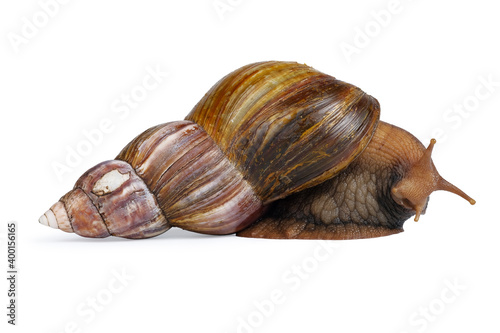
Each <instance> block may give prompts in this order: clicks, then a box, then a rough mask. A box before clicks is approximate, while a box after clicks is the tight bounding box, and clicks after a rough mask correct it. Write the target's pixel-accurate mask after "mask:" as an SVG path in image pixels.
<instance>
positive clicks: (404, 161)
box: [40, 61, 474, 239]
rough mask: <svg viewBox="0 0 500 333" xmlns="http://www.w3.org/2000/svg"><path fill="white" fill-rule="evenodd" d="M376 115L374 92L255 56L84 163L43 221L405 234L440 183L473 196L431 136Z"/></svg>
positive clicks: (80, 229)
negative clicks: (112, 154) (446, 166)
mask: <svg viewBox="0 0 500 333" xmlns="http://www.w3.org/2000/svg"><path fill="white" fill-rule="evenodd" d="M379 117H380V107H379V103H378V102H377V100H376V99H375V98H373V97H371V96H369V95H367V94H366V93H364V92H363V91H362V90H361V89H359V88H357V87H355V86H353V85H351V84H348V83H345V82H342V81H339V80H337V79H335V78H333V77H331V76H329V75H326V74H323V73H321V72H319V71H317V70H315V69H313V68H311V67H308V66H306V65H301V64H297V63H290V62H277V61H272V62H262V63H255V64H250V65H247V66H244V67H242V68H240V69H238V70H236V71H234V72H232V73H230V74H229V75H227V76H226V77H224V78H223V79H221V80H220V81H219V82H217V83H216V84H215V85H214V86H213V87H212V88H211V89H210V91H209V92H208V93H207V94H206V95H205V96H204V97H203V98H202V99H201V100H200V102H199V103H198V104H197V105H196V106H195V107H194V108H193V110H192V111H191V112H190V113H189V115H188V116H187V117H186V119H185V120H184V121H177V122H170V123H166V124H162V125H158V126H155V127H152V128H150V129H148V130H146V131H145V132H143V133H142V134H140V135H139V136H137V137H136V138H135V139H134V140H132V141H131V142H130V143H129V144H128V145H127V146H126V147H125V148H124V149H123V150H122V151H121V152H120V153H119V154H118V156H117V157H116V159H115V160H112V161H106V162H103V163H100V164H98V165H97V166H95V167H93V168H91V169H90V170H89V171H87V172H86V173H85V174H84V175H82V176H81V177H80V178H79V180H78V181H77V182H76V184H75V187H74V189H73V190H72V191H70V192H68V193H67V194H66V195H65V196H63V197H62V198H61V199H60V201H58V202H57V203H56V204H54V205H53V206H52V207H51V208H50V209H49V210H48V211H47V212H46V213H45V214H44V215H42V217H41V218H40V222H41V223H42V224H45V225H49V226H51V227H54V228H58V229H61V230H63V231H66V232H75V233H77V234H79V235H81V236H84V237H107V236H110V235H113V236H119V237H126V238H148V237H153V236H156V235H158V234H161V233H163V232H165V231H167V230H168V229H169V228H171V227H180V228H183V229H186V230H190V231H194V232H199V233H205V234H231V233H235V232H236V233H237V234H238V235H239V236H245V237H263V238H313V239H351V238H366V237H377V236H384V235H389V234H393V233H397V232H400V231H402V230H403V229H402V226H403V223H404V221H405V220H407V219H408V218H409V217H411V216H412V215H414V214H416V220H418V217H419V216H420V214H421V213H424V212H425V209H426V206H427V202H428V196H429V195H430V193H432V191H435V190H439V189H444V190H448V191H451V192H453V193H456V194H459V195H461V196H462V197H464V198H465V199H467V200H468V201H469V202H471V203H474V201H473V199H471V198H470V197H468V196H467V195H466V194H465V193H463V192H462V191H460V190H459V189H458V188H456V187H454V186H453V185H451V184H450V183H448V182H446V181H445V180H444V179H443V178H442V177H441V176H440V175H439V173H438V172H437V170H436V168H435V167H434V164H433V163H432V159H431V157H430V154H431V151H432V147H433V145H434V142H435V141H433V142H431V144H430V145H429V147H428V148H427V149H426V148H425V147H424V145H423V144H422V143H420V141H418V139H416V138H415V137H414V136H413V135H411V134H410V133H408V132H406V131H405V130H402V129H400V128H398V127H396V126H393V125H389V124H387V123H384V122H382V121H379Z"/></svg>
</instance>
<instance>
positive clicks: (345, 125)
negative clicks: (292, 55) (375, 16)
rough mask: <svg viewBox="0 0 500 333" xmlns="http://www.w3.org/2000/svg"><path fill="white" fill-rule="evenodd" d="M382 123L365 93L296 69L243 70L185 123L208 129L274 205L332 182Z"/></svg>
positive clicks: (266, 65)
mask: <svg viewBox="0 0 500 333" xmlns="http://www.w3.org/2000/svg"><path fill="white" fill-rule="evenodd" d="M379 116H380V107H379V104H378V102H377V100H376V99H375V98H373V97H371V96H369V95H367V94H365V93H364V92H363V91H362V90H361V89H359V88H357V87H355V86H353V85H351V84H348V83H345V82H342V81H339V80H337V79H335V78H334V77H332V76H329V75H326V74H323V73H321V72H319V71H317V70H315V69H313V68H311V67H309V66H306V65H302V64H298V63H291V62H277V61H271V62H261V63H256V64H251V65H248V66H244V67H242V68H240V69H238V70H236V71H234V72H232V73H230V74H229V75H227V76H226V77H224V78H223V79H222V80H220V81H219V82H218V83H217V84H215V85H214V86H213V87H212V89H210V91H209V92H208V93H207V94H206V95H205V96H204V97H203V98H202V100H201V101H200V102H199V103H198V104H197V105H196V107H195V108H194V109H193V110H192V111H191V113H190V114H189V115H188V116H187V117H186V119H187V120H191V121H193V122H195V123H197V124H199V125H201V126H202V127H203V128H204V129H205V131H206V132H207V133H208V135H210V137H212V138H213V140H214V141H215V142H216V143H217V145H218V146H219V148H220V149H221V150H222V151H223V152H224V154H225V155H226V156H227V157H228V158H229V160H230V161H231V162H233V163H234V164H235V165H236V167H237V169H238V170H239V171H240V172H241V173H242V174H243V175H244V177H245V179H247V180H248V182H249V183H250V184H252V187H253V188H254V189H255V191H256V192H257V194H258V195H259V197H260V198H261V199H262V201H263V202H264V203H265V204H267V203H269V202H272V201H274V200H276V199H279V198H283V197H286V196H288V195H289V194H291V193H294V192H298V191H300V190H303V189H305V188H308V187H311V186H314V185H317V184H319V183H322V182H324V181H325V180H327V179H330V178H332V177H333V176H334V175H335V174H337V173H338V172H339V171H340V170H342V169H344V168H345V167H346V166H347V165H349V163H350V162H351V161H352V160H353V159H354V158H355V157H356V156H357V155H358V154H359V153H360V152H361V151H362V150H363V149H364V148H365V147H366V145H367V144H368V142H369V141H370V139H371V137H372V135H373V133H374V132H375V128H376V126H377V123H378V120H379Z"/></svg>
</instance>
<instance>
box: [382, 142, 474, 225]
mask: <svg viewBox="0 0 500 333" xmlns="http://www.w3.org/2000/svg"><path fill="white" fill-rule="evenodd" d="M435 143H436V139H432V140H431V142H430V144H429V146H428V147H427V149H426V150H425V152H424V154H423V156H422V157H421V158H420V160H419V161H418V162H417V163H415V164H413V165H412V166H411V168H410V170H409V171H408V173H407V174H406V175H405V177H404V178H403V179H402V180H401V181H399V182H398V183H397V184H396V185H395V186H394V187H393V188H392V190H391V194H392V198H393V199H394V201H395V202H397V203H398V204H399V205H401V206H403V207H406V208H408V209H412V210H414V211H415V222H417V221H418V219H419V218H420V214H424V213H425V208H426V207H427V202H428V198H429V195H430V194H431V193H432V192H434V191H438V190H444V191H448V192H451V193H455V194H456V195H459V196H461V197H462V198H464V199H465V200H467V201H469V203H470V204H471V205H474V204H475V203H476V201H475V200H474V199H472V198H471V197H469V196H468V195H467V194H465V193H464V192H463V191H462V190H460V189H459V188H458V187H456V186H455V185H453V184H451V183H450V182H448V181H447V180H446V179H444V178H443V177H441V175H440V174H439V172H438V171H437V169H436V167H435V166H434V163H433V162H432V158H431V154H432V149H433V148H434V144H435Z"/></svg>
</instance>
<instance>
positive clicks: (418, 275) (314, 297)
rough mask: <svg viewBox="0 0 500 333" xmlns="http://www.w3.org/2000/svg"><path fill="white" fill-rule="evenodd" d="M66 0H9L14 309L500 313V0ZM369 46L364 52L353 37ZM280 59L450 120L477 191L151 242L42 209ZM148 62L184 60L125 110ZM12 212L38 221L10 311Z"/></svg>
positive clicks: (264, 317) (268, 319)
mask: <svg viewBox="0 0 500 333" xmlns="http://www.w3.org/2000/svg"><path fill="white" fill-rule="evenodd" d="M62 2H63V1H62V0H61V1H60V3H59V2H54V1H49V0H41V2H38V1H34V0H29V1H28V0H23V1H15V2H14V1H9V2H7V1H3V2H2V4H1V5H0V22H1V23H0V30H1V31H0V34H1V42H0V57H1V58H0V60H1V61H0V73H1V74H0V91H1V93H0V110H1V112H2V121H1V126H2V128H1V131H0V135H1V141H0V142H1V145H2V149H1V150H2V158H1V165H0V167H1V173H0V175H1V177H2V178H1V179H2V187H1V194H0V195H1V202H2V210H1V218H0V220H1V221H2V227H1V229H2V230H1V232H2V234H3V238H2V246H1V253H0V258H1V260H0V263H1V264H0V266H1V267H2V271H4V272H5V273H2V274H1V276H2V279H1V281H2V283H0V287H1V289H0V295H1V296H0V304H1V308H2V309H3V310H1V311H0V318H2V319H1V322H2V323H1V325H2V326H1V327H8V329H9V332H11V331H12V332H15V331H19V332H135V331H140V332H245V333H249V332H304V331H307V332H368V331H369V332H384V333H387V332H394V333H402V332H407V333H413V332H477V331H479V332H494V331H498V330H499V329H500V324H499V322H498V313H499V310H500V306H499V301H498V300H499V297H500V291H499V286H498V281H500V273H499V270H498V269H497V268H498V253H499V250H500V245H499V241H498V237H499V236H498V235H499V234H500V226H499V221H498V220H499V219H498V211H497V208H498V198H499V195H498V190H497V189H498V185H499V180H498V176H497V173H498V164H497V162H496V159H495V156H496V155H497V154H498V146H497V145H498V132H499V131H498V126H499V123H500V122H499V120H500V117H499V116H498V111H499V106H500V83H499V82H500V68H499V59H500V47H499V38H498V33H499V31H500V21H499V20H498V8H494V7H493V6H494V5H493V4H494V2H493V1H487V0H476V1H439V2H437V1H430V0H421V1H410V0H401V1H399V2H391V1H390V0H377V1H368V0H366V1H349V2H347V1H343V2H340V1H336V2H335V1H311V0H310V1H307V2H306V1H290V0H288V1H264V0H252V1H250V0H248V1H247V0H238V1H237V0H221V1H218V2H214V1H213V0H204V1H201V0H199V1H180V0H177V1H153V0H145V1H123V0H121V1H117V0H116V1H96V0H87V1H77V0H74V1H67V3H65V4H62ZM45 3H49V4H51V5H50V6H48V5H47V6H43V4H45ZM54 4H58V7H55V6H54ZM214 4H218V5H219V7H218V8H219V9H218V10H217V9H216V8H215V7H214ZM224 5H225V6H226V7H224ZM42 7H46V9H45V11H48V12H50V14H51V15H50V16H49V15H48V14H44V11H43V8H42ZM47 8H48V9H47ZM387 13H390V15H387ZM30 24H36V25H35V30H33V27H31V30H30V28H29V25H30ZM37 26H38V27H37ZM363 31H364V32H363ZM365 34H367V35H365ZM348 45H350V46H348ZM349 47H350V48H351V49H350V50H351V51H352V50H353V48H356V53H353V54H351V55H348V54H347V55H346V53H345V52H343V50H342V48H344V49H345V48H349ZM262 60H292V61H298V62H302V63H307V64H308V65H310V66H313V67H315V68H317V69H319V70H321V71H323V72H325V73H328V74H331V75H333V76H335V77H337V78H339V79H341V80H344V81H347V82H350V83H353V84H355V85H357V86H359V87H360V88H362V89H363V90H364V91H366V92H367V93H369V94H371V95H373V96H375V97H376V98H377V99H378V100H379V102H380V104H381V106H382V119H383V120H384V121H387V122H390V123H393V124H395V125H398V126H400V127H402V128H405V129H407V130H409V131H410V132H411V133H413V134H414V135H416V136H417V137H418V138H419V139H420V140H421V141H422V142H424V143H425V144H426V145H427V143H428V142H429V140H430V138H431V137H433V136H436V137H437V139H438V143H437V145H436V147H435V150H434V162H435V164H436V166H437V168H438V170H440V172H441V174H442V175H443V176H444V177H445V178H447V179H448V180H450V181H451V182H453V183H455V184H456V185H457V186H459V187H461V188H462V189H464V190H465V191H466V192H467V193H469V194H470V195H471V196H472V197H474V198H475V199H476V200H477V204H476V205H475V206H470V205H469V204H468V203H467V202H466V201H464V200H462V199H461V198H459V197H457V196H454V195H451V194H448V193H441V192H438V193H435V194H433V195H432V198H431V201H430V204H429V208H428V210H427V214H426V215H424V216H422V217H421V219H420V222H418V223H415V222H413V221H412V220H409V221H407V222H406V224H405V232H404V233H402V234H399V235H394V236H389V237H384V238H378V239H369V240H356V241H337V242H326V243H320V242H317V241H303V240H302V241H301V240H299V241H296V240H287V241H277V240H253V239H244V238H238V237H235V236H232V235H231V236H223V237H221V236H204V235H198V234H194V233H190V232H185V231H182V230H178V229H177V230H171V231H169V232H167V233H165V234H163V235H161V236H159V237H157V238H154V239H149V240H142V241H130V240H124V239H118V238H108V239H103V240H92V239H84V238H81V237H79V236H77V235H75V234H66V233H63V232H61V231H59V230H53V229H50V228H47V227H44V226H41V225H40V224H39V223H38V221H37V220H38V217H39V216H40V215H41V214H43V212H45V210H47V209H48V208H49V207H50V205H52V204H53V203H54V202H55V201H57V200H58V199H59V197H60V196H62V195H63V194H64V193H66V192H67V191H68V190H70V189H71V188H72V186H73V184H74V182H75V181H76V179H77V178H78V177H79V176H80V175H81V174H82V173H83V172H84V171H86V170H87V169H88V168H90V167H92V166H94V165H95V164H97V163H99V162H101V161H103V160H107V159H112V158H113V157H114V156H116V154H117V153H118V152H119V151H120V150H121V148H122V147H124V146H125V145H126V144H127V143H128V142H129V141H130V140H131V139H132V138H133V137H135V136H136V135H137V134H139V133H141V132H142V131H143V130H145V129H147V128H149V127H151V126H153V125H156V124H159V123H163V122H167V121H173V120H180V119H183V117H185V115H187V113H188V112H189V111H190V110H191V108H192V107H193V106H194V105H195V103H196V102H197V101H198V100H199V99H200V98H201V97H202V96H203V94H204V93H205V92H206V91H207V90H208V89H209V88H210V87H211V86H212V85H213V84H214V83H215V82H216V81H217V80H219V79H220V78H221V77H222V76H224V75H225V74H227V73H229V72H230V71H232V70H234V69H236V68H238V67H240V66H242V65H245V64H248V63H251V62H255V61H262ZM148 68H149V69H153V70H159V71H161V72H168V76H164V77H162V78H161V80H160V81H161V83H160V84H158V86H157V87H156V88H155V89H153V90H151V91H148V92H147V96H145V98H144V100H142V101H140V102H139V103H137V105H135V104H134V105H135V107H134V108H129V109H127V108H125V109H123V108H122V109H120V110H121V111H120V112H118V113H117V112H115V111H117V108H118V106H122V107H123V105H124V104H123V102H121V98H123V96H124V95H130V94H131V92H132V91H135V90H138V89H140V86H141V84H142V81H143V79H144V78H145V77H146V76H147V75H148ZM162 75H163V74H162ZM488 80H489V81H490V82H492V83H490V84H485V83H484V82H485V81H488ZM137 87H139V88H137ZM120 103H121V104H120ZM460 108H461V109H462V110H463V112H462V113H458V112H457V110H459V109H460ZM105 119H108V120H107V121H108V122H109V123H110V124H111V128H112V129H108V133H105V134H104V135H103V137H102V140H100V141H96V144H94V145H92V146H91V147H90V150H89V151H88V152H87V156H85V157H83V158H82V160H81V161H78V163H74V166H73V167H71V168H70V169H71V170H69V171H68V170H66V171H67V172H65V173H64V174H63V175H62V176H61V177H58V176H57V174H56V172H55V171H54V169H53V165H54V163H62V164H65V163H66V162H65V159H66V158H67V155H68V149H76V147H78V145H82V144H83V143H82V142H83V141H85V140H86V138H85V135H84V132H85V131H87V132H89V131H92V130H95V129H97V128H99V125H100V123H101V122H102V121H103V120H104V121H106V120H105ZM8 221H17V223H18V267H19V280H18V286H17V287H18V298H17V301H18V306H19V307H18V326H16V327H15V328H14V327H11V326H10V325H7V324H6V321H7V317H6V312H7V310H6V309H5V307H6V304H7V301H8V300H7V284H6V279H5V278H3V276H4V274H5V275H6V274H7V273H6V271H7V268H6V264H7V258H6V256H7V255H6V245H5V233H6V223H7V222H8ZM322 244H323V245H325V244H327V245H326V246H327V247H332V248H333V247H334V248H333V249H329V252H328V251H327V249H326V248H324V247H322V246H323V245H322ZM299 270H300V272H299ZM116 275H124V276H125V277H124V279H125V280H124V281H122V280H119V279H116ZM450 286H451V287H450ZM276 295H279V297H277V296H276ZM93 299H94V301H95V302H96V303H95V304H94V305H93V306H94V307H93V306H92V304H93V303H92V300H93ZM273 301H274V302H275V303H271V302H273ZM426 313H427V314H426ZM2 331H4V328H2Z"/></svg>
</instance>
